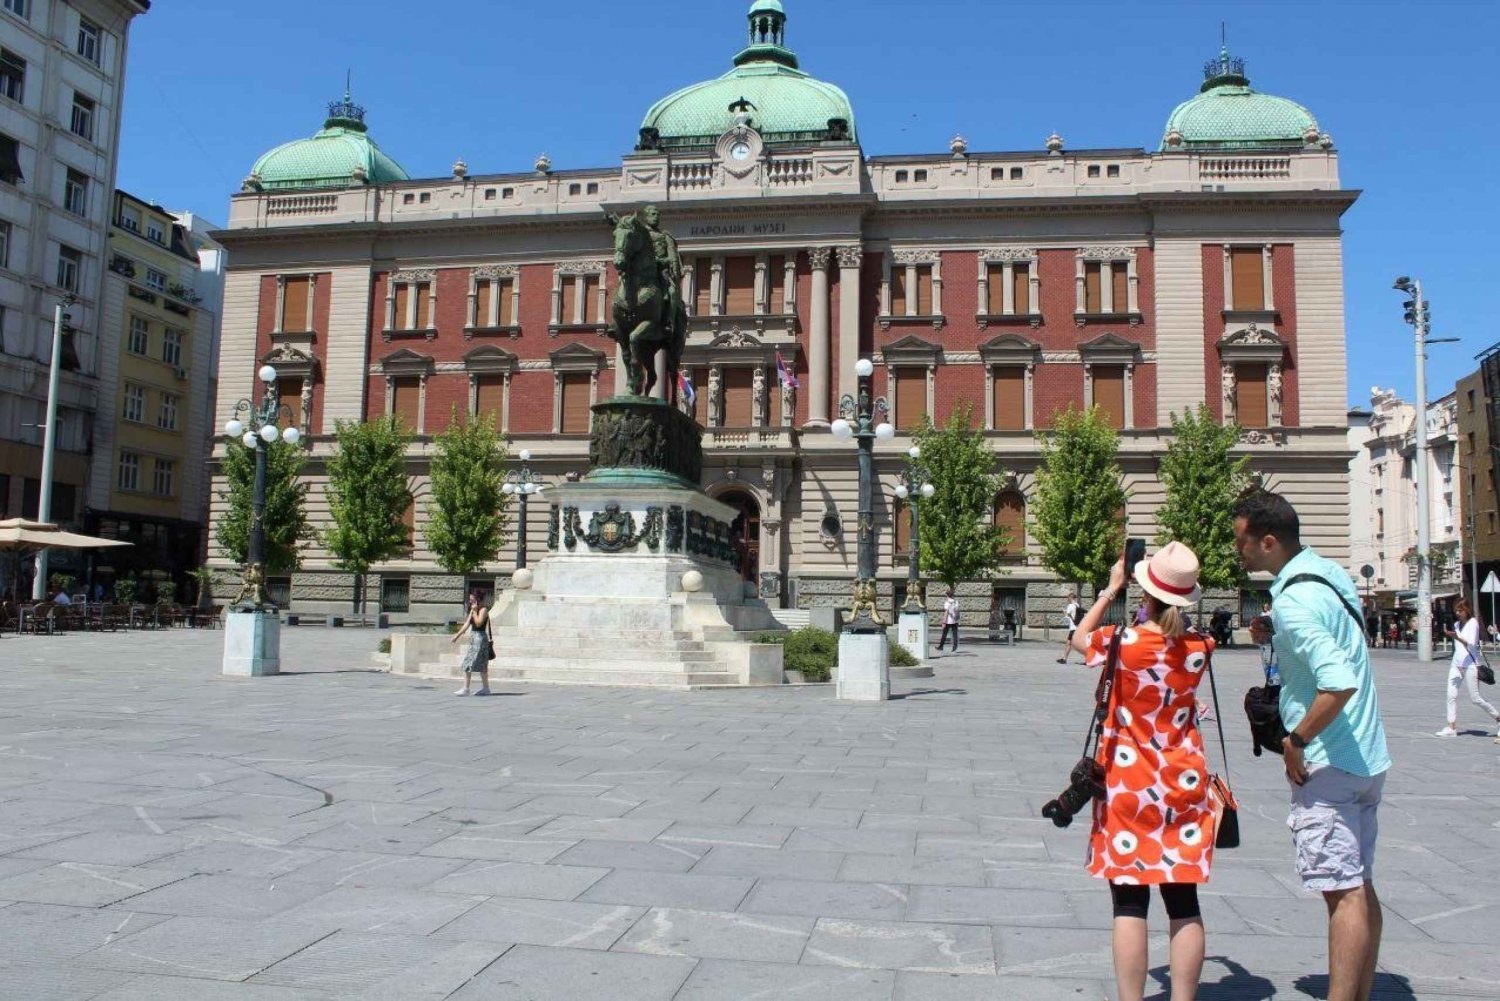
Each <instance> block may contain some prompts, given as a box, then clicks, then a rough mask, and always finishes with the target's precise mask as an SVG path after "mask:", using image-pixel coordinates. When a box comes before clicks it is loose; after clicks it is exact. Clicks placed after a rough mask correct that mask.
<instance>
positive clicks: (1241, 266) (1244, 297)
mask: <svg viewBox="0 0 1500 1001" xmlns="http://www.w3.org/2000/svg"><path fill="white" fill-rule="evenodd" d="M1262 263H1263V261H1262V258H1261V249H1260V248H1259V247H1231V248H1230V249H1229V283H1230V287H1231V295H1232V298H1231V301H1232V302H1233V306H1232V307H1231V308H1232V309H1248V310H1257V309H1265V308H1266V287H1265V274H1264V268H1263V267H1262Z"/></svg>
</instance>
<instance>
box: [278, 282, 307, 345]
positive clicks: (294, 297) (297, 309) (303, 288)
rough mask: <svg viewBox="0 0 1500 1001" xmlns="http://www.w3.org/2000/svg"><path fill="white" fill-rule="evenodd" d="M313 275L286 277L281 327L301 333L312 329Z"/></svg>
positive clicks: (282, 300) (283, 289)
mask: <svg viewBox="0 0 1500 1001" xmlns="http://www.w3.org/2000/svg"><path fill="white" fill-rule="evenodd" d="M311 307H312V277H311V276H310V275H293V276H288V277H287V278H286V279H284V284H283V286H282V295H281V329H282V330H284V331H286V332H288V333H300V332H302V331H305V330H311V329H312V308H311Z"/></svg>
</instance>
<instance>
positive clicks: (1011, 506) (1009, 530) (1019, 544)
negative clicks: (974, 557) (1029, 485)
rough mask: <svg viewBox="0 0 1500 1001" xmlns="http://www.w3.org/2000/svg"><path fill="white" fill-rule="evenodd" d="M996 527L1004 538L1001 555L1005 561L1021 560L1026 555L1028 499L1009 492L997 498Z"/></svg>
mask: <svg viewBox="0 0 1500 1001" xmlns="http://www.w3.org/2000/svg"><path fill="white" fill-rule="evenodd" d="M995 527H996V528H998V529H1000V532H1001V535H1002V536H1003V537H1002V538H1001V540H1000V555H1001V557H1002V558H1003V559H1008V560H1016V559H1021V558H1023V557H1024V556H1025V554H1026V498H1024V497H1022V496H1021V495H1020V493H1018V492H1017V491H1015V490H1007V491H1005V492H1004V493H1002V494H1000V495H999V496H998V497H996V498H995Z"/></svg>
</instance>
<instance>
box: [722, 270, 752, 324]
mask: <svg viewBox="0 0 1500 1001" xmlns="http://www.w3.org/2000/svg"><path fill="white" fill-rule="evenodd" d="M724 312H725V313H726V314H727V315H729V316H750V315H752V314H754V312H755V258H753V257H726V258H724Z"/></svg>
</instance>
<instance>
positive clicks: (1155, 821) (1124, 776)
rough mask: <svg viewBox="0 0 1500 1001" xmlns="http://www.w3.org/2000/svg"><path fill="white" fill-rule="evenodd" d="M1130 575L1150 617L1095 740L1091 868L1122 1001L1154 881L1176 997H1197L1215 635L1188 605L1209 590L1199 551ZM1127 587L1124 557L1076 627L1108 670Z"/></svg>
mask: <svg viewBox="0 0 1500 1001" xmlns="http://www.w3.org/2000/svg"><path fill="white" fill-rule="evenodd" d="M1133 576H1134V577H1135V580H1136V583H1137V584H1139V585H1140V587H1141V590H1142V591H1144V592H1145V600H1146V607H1147V613H1148V614H1147V618H1146V621H1145V622H1144V623H1142V624H1140V625H1137V626H1130V627H1126V629H1125V632H1124V633H1123V634H1122V635H1121V637H1120V659H1119V665H1118V667H1117V668H1116V670H1115V682H1114V691H1113V693H1112V695H1111V697H1110V702H1109V711H1108V715H1107V718H1106V720H1105V723H1104V736H1103V738H1102V740H1101V741H1100V745H1099V756H1100V761H1101V763H1102V764H1103V765H1104V784H1105V786H1106V788H1107V789H1108V794H1107V796H1106V798H1105V799H1104V800H1102V801H1101V800H1096V801H1095V802H1094V829H1093V833H1092V834H1091V835H1090V836H1089V851H1088V870H1089V872H1090V873H1092V874H1093V875H1095V876H1098V877H1100V878H1101V879H1107V880H1109V884H1110V895H1111V897H1112V898H1113V902H1114V962H1115V984H1116V988H1117V990H1118V992H1119V1001H1141V997H1142V995H1143V994H1144V992H1145V988H1146V968H1147V965H1148V959H1147V949H1146V912H1147V909H1148V907H1149V905H1150V902H1151V896H1150V893H1151V887H1152V886H1156V887H1157V888H1158V890H1159V892H1160V894H1161V898H1162V903H1163V904H1164V905H1165V907H1166V910H1167V917H1168V919H1169V920H1170V930H1171V973H1172V1001H1192V999H1193V997H1194V996H1196V994H1197V991H1198V978H1199V976H1200V974H1201V973H1202V971H1203V951H1204V936H1203V919H1202V916H1201V911H1200V910H1199V907H1198V884H1199V883H1206V882H1208V873H1209V869H1210V867H1211V865H1212V863H1213V844H1214V833H1215V832H1214V818H1213V814H1212V812H1211V810H1210V808H1209V802H1208V767H1207V764H1206V762H1205V761H1204V757H1203V739H1202V737H1201V736H1200V735H1199V733H1198V720H1197V707H1198V700H1197V691H1198V684H1199V682H1200V681H1202V680H1203V674H1204V667H1205V666H1206V664H1207V663H1208V656H1209V654H1210V653H1211V652H1212V651H1213V641H1212V640H1211V639H1209V638H1208V637H1206V636H1200V635H1198V634H1197V633H1193V632H1189V631H1188V630H1187V628H1186V625H1185V623H1184V622H1183V615H1182V612H1181V611H1180V609H1182V608H1185V607H1187V606H1188V605H1191V604H1193V603H1194V602H1196V601H1197V600H1198V599H1199V597H1201V591H1200V590H1199V587H1198V557H1197V556H1195V555H1194V554H1193V551H1192V550H1191V549H1189V548H1188V547H1186V546H1184V545H1182V544H1181V543H1178V542H1172V543H1169V544H1168V545H1167V546H1166V547H1164V548H1163V549H1162V550H1161V551H1160V552H1158V553H1157V554H1156V555H1155V556H1153V557H1151V559H1149V560H1141V561H1140V562H1139V563H1137V564H1136V565H1135V567H1134V573H1133ZM1125 583H1126V578H1125V562H1124V560H1121V561H1120V562H1118V563H1116V564H1115V566H1114V569H1113V571H1112V572H1111V574H1110V580H1109V587H1107V588H1106V589H1105V590H1103V591H1101V592H1099V595H1098V598H1097V600H1096V601H1095V602H1094V607H1093V608H1092V609H1090V610H1089V611H1088V613H1087V614H1085V615H1084V617H1083V620H1082V621H1081V622H1080V623H1079V624H1078V632H1077V633H1076V634H1075V636H1074V639H1073V643H1074V646H1075V648H1076V649H1077V650H1078V651H1079V652H1080V653H1082V654H1083V655H1084V659H1085V663H1087V665H1088V666H1089V667H1093V668H1103V667H1104V666H1105V662H1106V660H1107V659H1108V653H1109V646H1110V641H1111V639H1112V638H1113V636H1114V632H1115V627H1113V626H1107V627H1105V628H1103V629H1100V628H1099V623H1100V620H1102V619H1103V617H1104V614H1105V612H1106V611H1107V610H1108V608H1109V605H1110V602H1112V601H1113V600H1114V599H1115V597H1116V596H1117V595H1118V594H1119V593H1120V591H1121V590H1122V589H1123V588H1124V587H1125Z"/></svg>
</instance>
